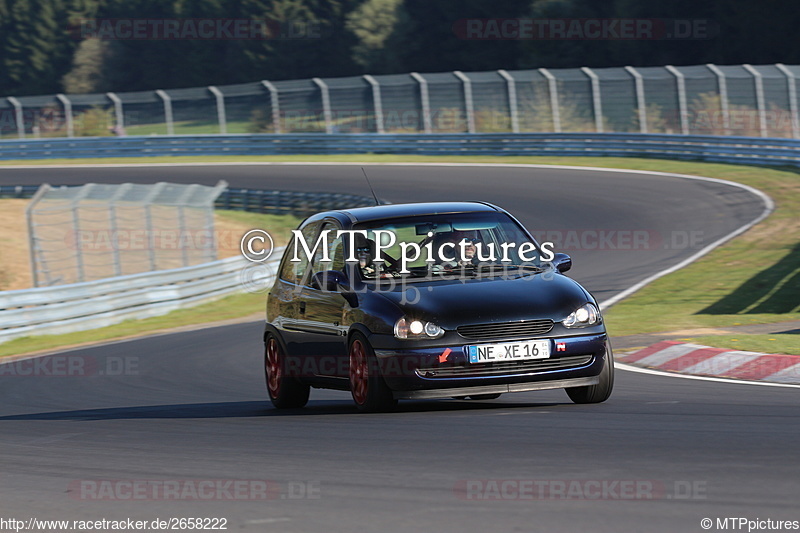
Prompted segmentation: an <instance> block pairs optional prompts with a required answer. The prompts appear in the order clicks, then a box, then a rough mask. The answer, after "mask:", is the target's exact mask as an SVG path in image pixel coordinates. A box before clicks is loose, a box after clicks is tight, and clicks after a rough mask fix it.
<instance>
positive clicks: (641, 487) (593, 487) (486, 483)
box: [453, 479, 708, 501]
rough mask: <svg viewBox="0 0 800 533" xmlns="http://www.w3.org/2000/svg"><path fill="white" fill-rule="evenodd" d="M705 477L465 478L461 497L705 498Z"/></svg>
mask: <svg viewBox="0 0 800 533" xmlns="http://www.w3.org/2000/svg"><path fill="white" fill-rule="evenodd" d="M707 485H708V483H707V481H705V480H674V481H666V480H657V479H462V480H459V481H457V482H456V483H455V485H454V486H453V493H454V495H455V496H456V498H458V499H460V500H479V501H539V500H704V499H706V491H707Z"/></svg>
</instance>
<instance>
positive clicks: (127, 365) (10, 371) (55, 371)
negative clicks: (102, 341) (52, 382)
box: [0, 354, 140, 378]
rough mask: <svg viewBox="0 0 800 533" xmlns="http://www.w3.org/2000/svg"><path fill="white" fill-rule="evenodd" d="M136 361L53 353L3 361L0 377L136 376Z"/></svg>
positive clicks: (116, 357)
mask: <svg viewBox="0 0 800 533" xmlns="http://www.w3.org/2000/svg"><path fill="white" fill-rule="evenodd" d="M139 363H140V361H139V357H138V356H135V355H129V356H116V355H109V356H104V357H94V356H91V355H80V354H56V355H48V356H42V357H34V358H27V359H20V360H18V361H9V362H4V363H3V364H0V378H3V377H25V378H28V377H36V378H61V377H68V378H87V377H98V376H103V377H115V376H125V377H129V376H139V375H140V367H139Z"/></svg>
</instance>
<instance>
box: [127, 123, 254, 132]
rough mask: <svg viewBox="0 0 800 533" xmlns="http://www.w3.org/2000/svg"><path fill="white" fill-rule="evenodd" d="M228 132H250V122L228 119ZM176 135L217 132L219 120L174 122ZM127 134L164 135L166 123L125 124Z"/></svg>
mask: <svg viewBox="0 0 800 533" xmlns="http://www.w3.org/2000/svg"><path fill="white" fill-rule="evenodd" d="M226 127H227V132H228V133H252V132H251V131H250V129H249V128H250V122H248V121H238V122H237V121H229V122H228V123H227V125H226ZM174 128H175V134H176V135H207V134H217V133H219V132H220V131H219V122H215V121H214V122H210V121H203V120H185V121H181V122H175V123H174ZM125 133H126V134H127V135H166V134H167V125H166V124H142V125H141V126H126V127H125Z"/></svg>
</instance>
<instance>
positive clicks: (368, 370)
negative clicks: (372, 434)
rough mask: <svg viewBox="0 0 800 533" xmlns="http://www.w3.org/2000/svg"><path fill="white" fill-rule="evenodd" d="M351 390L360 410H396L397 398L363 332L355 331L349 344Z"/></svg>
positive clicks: (370, 411)
mask: <svg viewBox="0 0 800 533" xmlns="http://www.w3.org/2000/svg"><path fill="white" fill-rule="evenodd" d="M347 353H348V359H349V363H350V372H349V374H350V392H351V394H352V396H353V401H354V402H355V404H356V407H358V410H359V411H362V412H364V413H382V412H387V411H392V410H394V408H395V407H397V400H396V399H395V398H394V396H393V395H392V391H391V389H389V387H388V386H387V385H386V382H385V381H384V380H383V377H382V376H381V375H380V371H379V369H378V359H377V358H376V357H375V350H373V349H372V346H370V344H369V341H367V339H366V338H365V337H364V335H362V334H361V333H358V332H356V333H354V334H353V336H352V337H351V338H350V344H349V345H348V351H347Z"/></svg>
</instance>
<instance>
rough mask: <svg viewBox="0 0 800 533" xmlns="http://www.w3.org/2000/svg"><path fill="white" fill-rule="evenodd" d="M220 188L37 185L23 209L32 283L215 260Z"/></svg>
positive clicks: (47, 283)
mask: <svg viewBox="0 0 800 533" xmlns="http://www.w3.org/2000/svg"><path fill="white" fill-rule="evenodd" d="M225 187H226V183H225V182H220V183H219V184H217V185H216V186H215V187H208V186H204V185H177V184H173V183H157V184H155V185H141V184H133V183H126V184H122V185H107V184H97V183H90V184H87V185H83V186H80V187H58V188H54V187H51V186H49V185H46V184H45V185H42V186H41V187H40V188H39V190H38V191H37V192H36V194H35V195H34V196H33V199H32V200H31V202H30V204H29V205H28V207H27V211H26V217H27V223H28V239H29V248H30V251H31V270H32V274H33V285H34V287H42V286H46V287H49V286H53V285H64V284H68V283H79V282H83V281H92V280H98V279H104V278H109V277H114V276H123V275H127V274H137V273H140V272H149V271H154V270H166V269H171V268H178V267H186V266H191V265H199V264H202V263H207V262H210V261H214V260H216V258H217V245H216V242H215V240H214V237H215V234H214V202H215V200H216V199H217V197H218V196H220V194H222V192H223V191H224V190H225Z"/></svg>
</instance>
